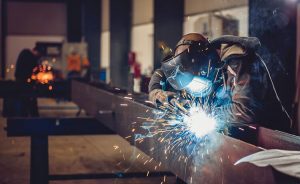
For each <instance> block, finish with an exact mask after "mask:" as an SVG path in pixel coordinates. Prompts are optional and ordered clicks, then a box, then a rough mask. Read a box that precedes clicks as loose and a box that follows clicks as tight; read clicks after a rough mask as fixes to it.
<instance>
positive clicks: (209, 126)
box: [183, 108, 216, 138]
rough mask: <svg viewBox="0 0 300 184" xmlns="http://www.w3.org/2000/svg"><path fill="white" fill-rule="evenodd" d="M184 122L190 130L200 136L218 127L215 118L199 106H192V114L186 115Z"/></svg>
mask: <svg viewBox="0 0 300 184" xmlns="http://www.w3.org/2000/svg"><path fill="white" fill-rule="evenodd" d="M183 122H184V123H186V125H187V127H188V129H189V131H190V132H191V133H193V134H195V136H196V137H198V138H200V137H203V136H205V135H207V134H209V133H210V132H211V131H213V130H215V129H216V121H215V119H214V118H213V117H211V116H209V115H208V114H207V113H205V112H204V111H203V110H201V109H199V108H191V109H190V115H189V116H186V117H184V120H183Z"/></svg>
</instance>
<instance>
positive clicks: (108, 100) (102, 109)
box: [72, 81, 300, 183]
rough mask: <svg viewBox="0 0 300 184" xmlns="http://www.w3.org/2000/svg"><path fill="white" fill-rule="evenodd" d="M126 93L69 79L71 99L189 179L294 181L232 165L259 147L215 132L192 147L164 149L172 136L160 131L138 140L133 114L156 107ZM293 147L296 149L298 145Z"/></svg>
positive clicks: (148, 114)
mask: <svg viewBox="0 0 300 184" xmlns="http://www.w3.org/2000/svg"><path fill="white" fill-rule="evenodd" d="M125 96H127V97H128V94H127V93H126V92H124V91H123V92H120V90H119V89H117V88H116V89H114V88H109V87H107V86H104V85H100V87H99V86H97V85H90V84H86V83H83V82H79V81H73V83H72V100H73V101H74V102H75V103H77V104H78V105H79V106H80V107H82V108H83V109H85V110H86V111H87V112H88V113H89V114H91V115H92V116H95V117H96V118H97V119H98V120H101V122H104V124H105V125H106V126H107V127H109V128H110V129H112V130H113V131H114V132H116V133H117V134H119V135H121V136H122V137H124V138H128V137H131V139H130V140H129V141H130V142H131V143H132V144H134V145H135V146H136V147H138V148H140V149H141V150H142V151H143V152H145V153H146V154H147V155H149V156H150V157H152V158H154V159H155V160H156V161H157V162H161V163H162V164H163V165H164V166H165V167H166V168H168V169H170V171H171V172H173V173H174V174H175V175H177V176H178V177H180V178H181V179H183V180H184V181H185V182H187V183H278V182H280V181H284V182H287V181H293V180H294V179H293V178H290V177H287V176H285V175H282V174H279V173H278V172H276V171H275V170H272V169H271V168H270V167H265V168H259V167H256V166H254V165H251V164H247V163H244V164H240V165H237V166H235V165H234V163H235V162H236V161H237V160H239V159H241V158H242V157H244V156H247V155H249V154H252V153H255V152H258V151H261V150H262V149H261V148H259V147H257V146H255V145H251V144H249V143H246V142H243V141H241V140H238V139H234V138H231V137H228V136H224V135H222V134H219V133H213V134H212V135H210V136H209V137H208V139H207V142H206V144H204V145H203V144H202V143H201V142H194V143H192V146H182V147H178V149H174V150H176V151H171V152H170V151H165V150H166V149H165V148H166V147H168V146H170V144H169V143H167V142H164V141H160V140H161V139H160V138H161V137H165V139H168V138H172V136H175V135H173V134H169V135H166V134H164V133H162V134H160V135H156V136H153V137H149V138H145V139H144V140H143V141H141V142H137V141H135V139H134V137H135V136H136V135H138V134H143V129H142V128H140V126H139V125H141V123H143V120H141V119H138V118H137V117H146V118H147V117H153V110H154V109H153V108H151V107H150V106H148V105H147V103H145V100H146V98H147V96H143V95H142V96H140V95H139V96H136V95H133V96H131V97H132V100H130V99H128V98H124V97H125ZM133 128H134V129H135V131H133V130H132V129H133ZM256 130H258V129H256ZM261 130H262V129H261ZM256 133H259V131H258V132H256ZM127 140H128V139H127ZM256 142H259V141H256ZM260 143H261V141H260ZM286 143H289V142H288V141H286ZM299 144H300V142H299V143H297V144H296V145H299ZM190 148H193V150H191V149H190ZM294 148H295V150H300V149H299V148H297V146H296V147H294Z"/></svg>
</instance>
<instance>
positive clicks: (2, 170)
mask: <svg viewBox="0 0 300 184" xmlns="http://www.w3.org/2000/svg"><path fill="white" fill-rule="evenodd" d="M39 109H40V110H39V112H40V116H42V117H67V116H68V117H74V116H75V114H76V112H77V110H78V109H77V107H76V106H75V105H74V104H73V103H70V102H60V103H57V102H56V101H54V100H50V99H39ZM0 111H2V100H0ZM5 126H6V119H5V118H3V117H0V184H28V183H29V163H30V162H29V159H30V158H29V157H30V149H29V148H30V139H29V137H18V138H7V137H6V132H5V130H4V127H5ZM114 145H117V146H119V147H120V148H119V149H117V150H115V149H114V147H113V146H114ZM120 150H121V152H122V153H120ZM138 154H141V156H140V157H139V159H136V157H137V155H138ZM143 157H145V158H146V157H147V156H146V155H144V154H143V153H142V152H140V151H139V150H137V149H136V148H134V147H132V146H130V145H129V144H128V143H127V142H126V141H124V139H122V138H121V137H119V136H117V135H108V136H107V135H105V136H103V135H102V136H101V135H99V136H80V137H79V136H56V137H50V138H49V163H50V166H49V167H50V174H75V173H115V172H124V171H127V172H145V173H146V172H147V171H149V170H150V171H153V170H154V166H155V165H156V163H153V164H152V165H149V164H147V165H146V166H145V165H144V162H145V158H144V159H142V158H143ZM143 160H144V161H143ZM161 170H163V169H161ZM162 181H163V178H158V177H157V178H150V177H145V178H139V179H138V178H133V179H105V180H77V181H60V182H59V181H55V182H50V184H62V183H64V184H79V183H80V184H81V183H82V184H96V183H97V184H98V183H101V184H110V183H116V184H148V183H149V184H150V183H151V184H156V183H157V184H160V183H163V182H162ZM165 183H175V178H174V177H169V178H167V179H166V182H165Z"/></svg>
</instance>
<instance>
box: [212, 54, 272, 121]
mask: <svg viewBox="0 0 300 184" xmlns="http://www.w3.org/2000/svg"><path fill="white" fill-rule="evenodd" d="M262 74H263V71H262V68H261V67H260V65H259V63H258V62H254V61H252V59H251V60H249V57H246V58H245V59H241V58H240V59H233V60H232V61H230V62H229V64H228V68H227V76H228V77H227V80H226V85H225V86H226V87H227V88H229V89H228V90H229V91H230V92H231V95H230V96H231V100H230V102H229V103H227V104H225V105H221V106H219V107H216V108H215V114H216V115H217V119H219V120H221V121H223V122H224V121H225V122H229V123H257V121H258V120H259V117H260V116H261V112H262V98H263V97H264V94H265V92H266V90H265V88H264V86H266V85H265V84H264V81H265V80H264V77H263V76H262Z"/></svg>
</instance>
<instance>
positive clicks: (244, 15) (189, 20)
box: [183, 6, 249, 39]
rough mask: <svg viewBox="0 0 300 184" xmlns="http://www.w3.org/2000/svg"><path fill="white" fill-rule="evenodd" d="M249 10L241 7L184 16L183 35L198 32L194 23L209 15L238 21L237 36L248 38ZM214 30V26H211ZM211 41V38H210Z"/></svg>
mask: <svg viewBox="0 0 300 184" xmlns="http://www.w3.org/2000/svg"><path fill="white" fill-rule="evenodd" d="M248 10H249V8H248V6H242V7H237V8H230V9H226V10H220V11H216V12H208V13H207V12H206V13H198V14H194V15H191V16H185V20H184V23H183V33H184V34H187V33H191V32H199V31H200V30H199V27H197V26H195V23H196V21H198V20H199V19H200V18H205V17H208V16H209V15H210V14H212V15H213V14H214V15H221V16H224V17H231V18H233V19H236V20H238V24H239V25H238V33H239V34H238V36H248V30H249V26H248V22H249V21H248V19H249V11H248ZM212 27H213V29H215V26H212ZM210 39H212V38H210Z"/></svg>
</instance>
